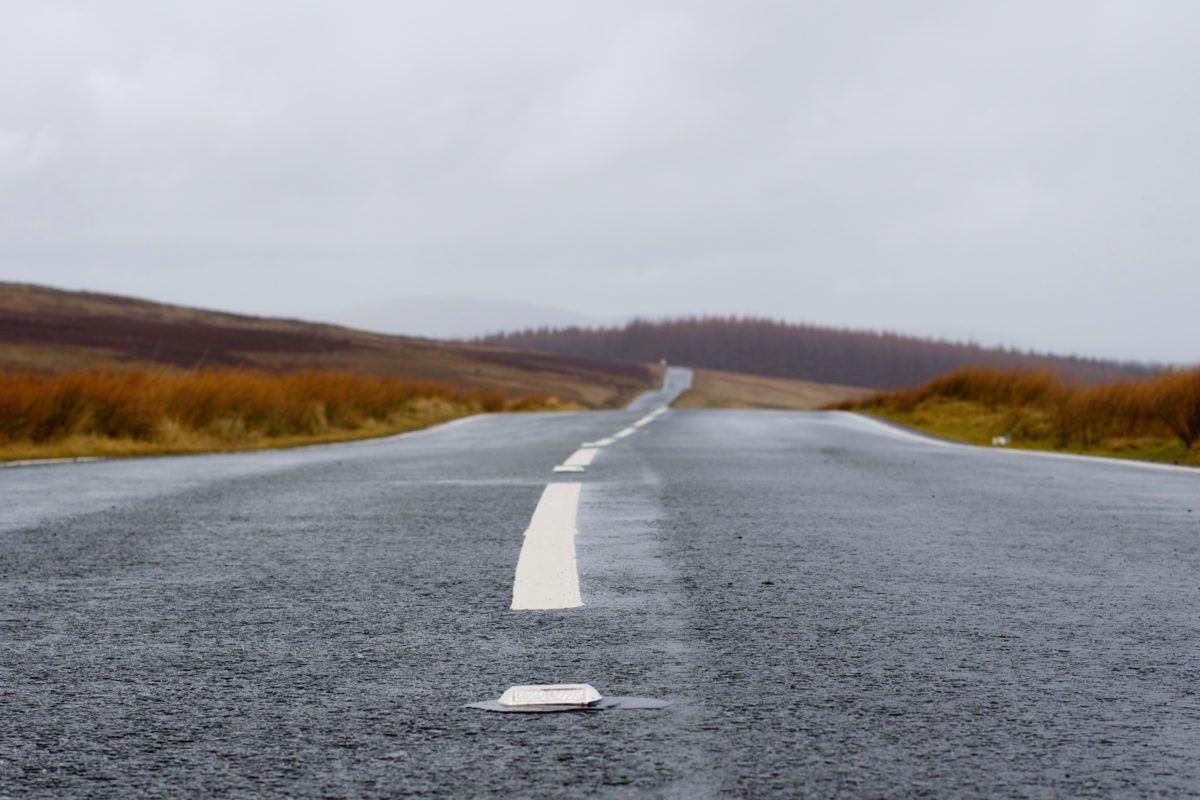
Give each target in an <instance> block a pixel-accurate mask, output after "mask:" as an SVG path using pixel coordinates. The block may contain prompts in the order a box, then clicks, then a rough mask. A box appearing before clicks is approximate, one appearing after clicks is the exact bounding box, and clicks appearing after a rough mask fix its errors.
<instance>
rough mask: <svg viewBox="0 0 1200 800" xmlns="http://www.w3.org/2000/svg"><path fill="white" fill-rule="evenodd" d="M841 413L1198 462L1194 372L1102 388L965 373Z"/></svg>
mask: <svg viewBox="0 0 1200 800" xmlns="http://www.w3.org/2000/svg"><path fill="white" fill-rule="evenodd" d="M837 407H839V408H844V409H851V410H863V411H870V412H873V413H878V414H880V415H882V416H886V417H888V418H891V419H895V420H897V421H900V422H905V423H907V424H913V425H916V426H917V427H924V428H928V429H930V430H934V431H935V432H937V433H941V434H944V435H948V436H952V437H955V438H960V439H965V440H967V441H979V442H986V441H990V438H991V437H992V436H998V435H1002V434H1007V435H1009V436H1011V437H1012V443H1013V444H1014V445H1023V446H1032V447H1041V448H1054V449H1069V450H1077V451H1081V452H1095V453H1107V454H1112V455H1129V456H1131V457H1145V458H1154V459H1156V460H1183V461H1187V462H1188V463H1195V462H1200V453H1198V452H1197V449H1198V448H1197V444H1198V443H1200V368H1198V369H1190V370H1180V371H1173V372H1163V373H1160V374H1158V375H1154V376H1151V377H1149V378H1143V379H1138V380H1127V381H1121V382H1118V383H1111V384H1107V385H1102V386H1082V385H1079V384H1075V383H1068V382H1066V381H1064V380H1062V379H1061V378H1059V377H1058V376H1056V375H1054V374H1052V373H1048V372H1023V371H1003V370H995V369H986V368H968V369H961V370H956V371H954V372H951V373H948V374H946V375H943V376H941V377H939V378H935V379H934V380H932V381H929V382H928V383H926V384H924V385H923V386H920V387H917V388H915V389H905V390H900V391H891V392H879V393H876V394H874V395H872V396H870V397H868V398H866V399H863V400H858V401H852V402H848V403H842V404H840V405H839V406H837Z"/></svg>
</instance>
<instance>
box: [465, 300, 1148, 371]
mask: <svg viewBox="0 0 1200 800" xmlns="http://www.w3.org/2000/svg"><path fill="white" fill-rule="evenodd" d="M477 341H480V342H486V343H489V344H496V345H504V346H507V347H517V348H521V349H523V350H537V351H541V352H545V353H556V354H560V355H573V356H586V357H589V358H606V359H620V360H623V361H629V362H639V363H646V362H652V361H656V360H658V359H660V358H666V359H667V360H668V361H670V362H671V363H674V364H682V365H686V366H690V367H702V368H706V369H714V370H727V371H730V372H743V373H751V374H754V375H765V376H768V377H776V378H792V379H799V380H805V381H815V382H818V383H831V384H843V385H847V386H865V387H872V388H889V387H900V386H911V385H915V384H919V383H923V382H925V381H927V380H929V379H930V378H933V377H935V376H937V375H940V374H942V373H944V372H947V371H948V370H951V369H955V368H957V367H962V366H967V365H991V366H997V367H1012V368H1031V369H1048V370H1053V371H1054V372H1056V373H1058V374H1060V375H1062V376H1064V377H1066V378H1068V379H1070V380H1079V381H1083V382H1086V383H1100V382H1105V381H1111V380H1115V379H1119V378H1127V377H1137V376H1143V375H1146V374H1147V373H1149V372H1151V371H1152V369H1151V368H1150V367H1147V366H1145V365H1139V364H1127V363H1118V362H1114V361H1103V360H1097V359H1087V358H1076V357H1070V356H1065V357H1064V356H1052V355H1044V354H1038V353H1028V352H1020V351H1016V350H1007V349H1002V348H991V347H981V346H979V345H976V344H964V343H960V342H951V341H946V340H940V339H924V338H919V337H915V336H903V335H900V334H895V333H880V332H876V331H863V330H846V329H841V328H828V327H820V326H816V325H795V324H789V323H783V322H776V321H772V320H766V319H752V318H740V317H690V318H685V319H675V320H665V321H648V320H636V321H634V322H631V323H629V324H628V325H625V326H624V327H615V328H540V329H530V330H524V331H518V332H514V333H508V334H501V335H496V336H488V337H484V338H482V339H479V340H477Z"/></svg>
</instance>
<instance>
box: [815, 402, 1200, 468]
mask: <svg viewBox="0 0 1200 800" xmlns="http://www.w3.org/2000/svg"><path fill="white" fill-rule="evenodd" d="M834 413H839V414H843V415H845V416H847V417H850V418H852V419H855V420H857V421H858V422H862V423H865V424H867V425H869V426H871V427H872V428H875V429H876V430H879V431H883V432H884V433H886V434H888V435H889V436H894V437H895V438H897V439H904V440H906V441H912V442H920V443H922V444H932V445H936V446H938V447H949V448H952V449H961V450H983V451H986V452H988V453H1008V454H1011V455H1016V456H1033V457H1035V458H1057V459H1060V460H1063V461H1082V462H1084V463H1088V464H1095V463H1097V462H1100V463H1102V464H1116V465H1118V466H1122V467H1135V468H1137V469H1149V470H1157V471H1159V472H1185V473H1188V474H1191V475H1200V469H1197V468H1196V467H1185V466H1181V465H1179V464H1159V463H1156V462H1154V461H1136V460H1134V459H1132V458H1109V457H1107V456H1086V455H1081V454H1079V453H1054V452H1050V451H1046V450H1024V449H1022V448H1020V447H995V448H992V447H981V446H979V445H973V444H964V443H959V442H947V441H943V440H942V439H934V438H932V437H929V436H922V435H921V434H919V433H912V432H911V431H906V430H902V429H900V428H897V427H894V426H892V425H888V424H886V423H883V422H880V421H879V420H877V419H873V418H871V417H868V416H865V415H863V414H855V413H853V412H850V411H840V412H834Z"/></svg>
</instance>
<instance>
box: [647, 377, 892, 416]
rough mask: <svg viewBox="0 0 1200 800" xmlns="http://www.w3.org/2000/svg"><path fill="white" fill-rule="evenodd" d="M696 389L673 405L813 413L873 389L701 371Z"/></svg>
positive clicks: (694, 381)
mask: <svg viewBox="0 0 1200 800" xmlns="http://www.w3.org/2000/svg"><path fill="white" fill-rule="evenodd" d="M692 375H693V377H692V388H691V389H688V390H687V391H686V392H684V393H683V394H682V395H680V396H679V398H678V399H676V400H675V402H674V403H672V404H671V405H673V406H675V407H676V408H783V409H797V410H810V409H815V408H821V407H823V406H827V405H829V404H830V403H839V402H843V401H846V400H852V399H856V398H859V397H863V396H864V395H867V394H869V393H870V390H869V389H858V388H855V387H853V386H837V385H833V384H827V383H813V382H811V381H798V380H792V379H790V378H765V377H763V376H761V375H744V374H741V373H737V372H722V371H720V370H711V369H697V370H693V373H692Z"/></svg>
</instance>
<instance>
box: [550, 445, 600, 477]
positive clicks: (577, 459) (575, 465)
mask: <svg viewBox="0 0 1200 800" xmlns="http://www.w3.org/2000/svg"><path fill="white" fill-rule="evenodd" d="M595 457H596V448H594V447H584V448H582V449H579V450H576V451H575V452H574V453H572V454H571V456H570V457H569V458H568V459H567V460H566V461H564V462H563V463H561V464H559V465H558V466H557V467H555V468H554V471H555V472H583V468H584V467H586V466H588V465H589V464H591V463H592V459H594V458H595Z"/></svg>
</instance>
